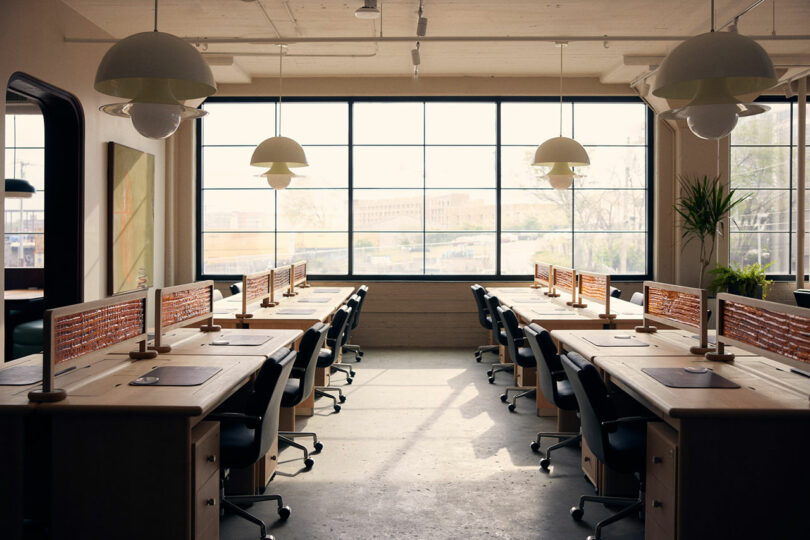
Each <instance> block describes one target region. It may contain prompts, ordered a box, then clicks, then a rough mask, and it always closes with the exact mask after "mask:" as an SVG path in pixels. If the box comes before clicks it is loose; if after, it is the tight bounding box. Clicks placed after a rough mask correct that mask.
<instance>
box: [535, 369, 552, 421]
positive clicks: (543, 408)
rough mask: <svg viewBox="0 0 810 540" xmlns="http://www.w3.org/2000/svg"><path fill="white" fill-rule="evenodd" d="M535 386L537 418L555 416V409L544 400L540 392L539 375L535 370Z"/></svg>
mask: <svg viewBox="0 0 810 540" xmlns="http://www.w3.org/2000/svg"><path fill="white" fill-rule="evenodd" d="M535 380H536V382H535V385H536V386H537V396H536V402H537V416H557V407H555V406H554V404H553V403H551V402H550V401H549V400H547V399H546V398H545V396H544V395H543V392H541V391H540V374H539V373H537V370H535Z"/></svg>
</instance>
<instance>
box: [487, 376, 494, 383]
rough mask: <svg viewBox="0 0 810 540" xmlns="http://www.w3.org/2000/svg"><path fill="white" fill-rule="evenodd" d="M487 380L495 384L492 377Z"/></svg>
mask: <svg viewBox="0 0 810 540" xmlns="http://www.w3.org/2000/svg"><path fill="white" fill-rule="evenodd" d="M487 380H488V381H489V384H495V377H490V378H489V379H487Z"/></svg>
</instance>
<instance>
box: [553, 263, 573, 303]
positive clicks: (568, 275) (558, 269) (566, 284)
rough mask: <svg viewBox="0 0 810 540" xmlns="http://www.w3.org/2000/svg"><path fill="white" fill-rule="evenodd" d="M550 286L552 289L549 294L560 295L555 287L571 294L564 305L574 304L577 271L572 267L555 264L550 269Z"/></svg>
mask: <svg viewBox="0 0 810 540" xmlns="http://www.w3.org/2000/svg"><path fill="white" fill-rule="evenodd" d="M551 270H552V273H551V288H552V290H553V291H554V293H553V294H549V296H560V293H559V292H558V291H557V287H560V288H561V289H562V290H563V291H564V292H567V293H569V294H570V295H571V300H570V301H568V302H566V305H569V306H574V305H576V303H577V271H576V270H574V269H573V268H566V267H564V266H555V267H554V268H552V269H551Z"/></svg>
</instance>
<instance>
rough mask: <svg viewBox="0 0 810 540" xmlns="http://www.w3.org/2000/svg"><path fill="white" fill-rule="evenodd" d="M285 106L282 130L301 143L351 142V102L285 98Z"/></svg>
mask: <svg viewBox="0 0 810 540" xmlns="http://www.w3.org/2000/svg"><path fill="white" fill-rule="evenodd" d="M281 108H282V111H281V133H282V134H283V135H284V136H285V137H290V138H292V139H295V141H296V142H298V144H302V145H307V144H348V142H349V104H348V103H345V102H344V103H300V102H287V101H282V104H281ZM307 155H309V154H307Z"/></svg>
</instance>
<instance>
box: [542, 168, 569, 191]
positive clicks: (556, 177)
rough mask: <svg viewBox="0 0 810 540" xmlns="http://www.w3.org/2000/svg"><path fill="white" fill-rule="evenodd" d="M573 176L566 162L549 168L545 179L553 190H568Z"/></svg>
mask: <svg viewBox="0 0 810 540" xmlns="http://www.w3.org/2000/svg"><path fill="white" fill-rule="evenodd" d="M574 176H576V175H575V174H574V171H572V170H571V167H569V165H568V162H565V161H559V162H557V163H555V164H554V165H553V166H552V167H551V170H550V171H548V174H546V176H545V177H546V178H548V182H549V184H551V187H553V188H554V189H568V188H570V187H571V184H573V183H574Z"/></svg>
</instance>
